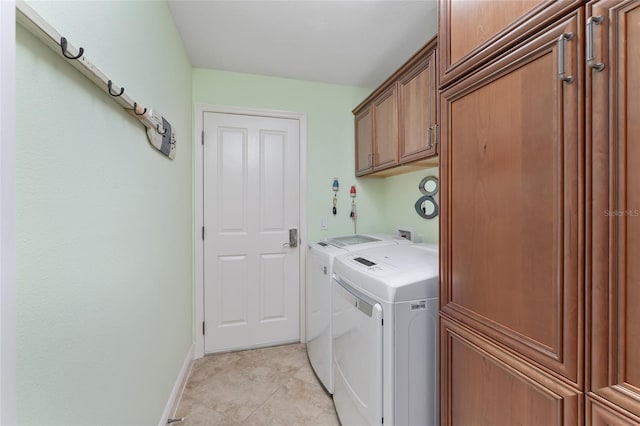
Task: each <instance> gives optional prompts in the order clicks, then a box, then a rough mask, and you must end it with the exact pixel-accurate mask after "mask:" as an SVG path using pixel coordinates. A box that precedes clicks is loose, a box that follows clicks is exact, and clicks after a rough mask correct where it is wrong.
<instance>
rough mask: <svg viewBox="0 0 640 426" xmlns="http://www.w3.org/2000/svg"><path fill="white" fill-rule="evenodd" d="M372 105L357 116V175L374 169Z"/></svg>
mask: <svg viewBox="0 0 640 426" xmlns="http://www.w3.org/2000/svg"><path fill="white" fill-rule="evenodd" d="M371 115H372V114H371V106H368V107H367V108H365V109H363V110H362V111H360V112H359V113H358V114H356V116H355V125H356V176H360V175H362V174H366V173H369V172H371V170H373V164H372V162H371V154H372V152H373V128H372V127H371V126H372V125H373V123H372V119H371Z"/></svg>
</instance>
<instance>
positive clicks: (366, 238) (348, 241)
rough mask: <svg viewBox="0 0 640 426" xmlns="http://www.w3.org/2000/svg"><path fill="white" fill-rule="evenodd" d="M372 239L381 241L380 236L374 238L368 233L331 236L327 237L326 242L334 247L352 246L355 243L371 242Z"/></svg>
mask: <svg viewBox="0 0 640 426" xmlns="http://www.w3.org/2000/svg"><path fill="white" fill-rule="evenodd" d="M374 241H382V240H381V239H380V238H376V237H373V236H370V235H359V234H355V235H343V236H340V237H332V238H328V239H327V243H329V244H331V245H333V246H336V247H344V246H352V245H355V244H364V243H372V242H374Z"/></svg>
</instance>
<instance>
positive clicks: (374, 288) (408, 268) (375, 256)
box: [333, 245, 439, 302]
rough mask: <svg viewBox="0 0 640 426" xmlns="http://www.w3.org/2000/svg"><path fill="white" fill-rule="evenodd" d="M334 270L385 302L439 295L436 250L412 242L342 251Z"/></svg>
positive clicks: (349, 282) (355, 285) (354, 285)
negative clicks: (426, 248)
mask: <svg viewBox="0 0 640 426" xmlns="http://www.w3.org/2000/svg"><path fill="white" fill-rule="evenodd" d="M333 271H334V273H335V275H336V276H337V277H338V278H340V279H342V280H345V281H347V283H348V284H350V285H352V286H353V287H355V288H357V289H358V290H360V291H362V292H364V293H365V294H369V295H371V296H372V297H374V298H377V299H381V300H385V301H388V302H403V301H409V300H417V299H429V298H434V297H438V285H439V280H438V253H437V252H436V251H433V250H425V249H424V248H416V247H415V246H414V245H391V246H384V247H375V248H370V249H366V250H361V251H356V252H351V253H348V254H342V255H339V256H337V257H336V259H335V263H334V267H333Z"/></svg>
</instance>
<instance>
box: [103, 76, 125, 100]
mask: <svg viewBox="0 0 640 426" xmlns="http://www.w3.org/2000/svg"><path fill="white" fill-rule="evenodd" d="M112 85H113V83H112V82H111V80H109V82H108V83H107V87H108V88H109V94H110V95H111V96H113V97H114V98H117V97H118V96H122V94H123V93H124V87H121V88H120V93H113V92H112V91H111V86H112Z"/></svg>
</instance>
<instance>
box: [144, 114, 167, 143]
mask: <svg viewBox="0 0 640 426" xmlns="http://www.w3.org/2000/svg"><path fill="white" fill-rule="evenodd" d="M145 109H146V108H145ZM167 130H169V129H164V132H161V131H160V125H159V124H157V125H156V131H157V132H158V133H159V134H161V135H162V136H164V135H166V134H167Z"/></svg>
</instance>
